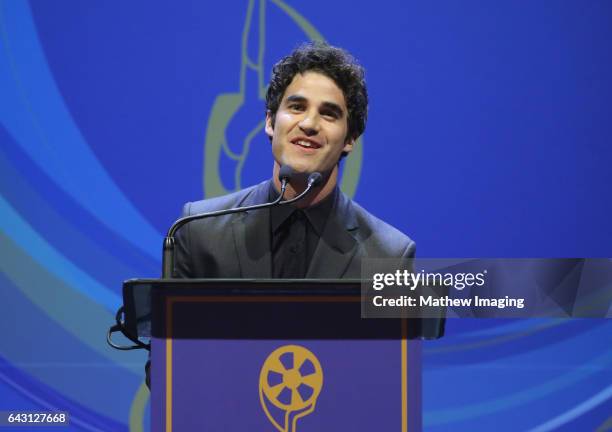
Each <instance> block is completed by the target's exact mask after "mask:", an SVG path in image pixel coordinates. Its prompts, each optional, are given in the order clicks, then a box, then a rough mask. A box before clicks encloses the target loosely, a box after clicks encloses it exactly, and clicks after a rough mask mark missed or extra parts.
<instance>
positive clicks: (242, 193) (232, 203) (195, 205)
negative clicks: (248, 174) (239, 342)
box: [182, 181, 268, 217]
mask: <svg viewBox="0 0 612 432" xmlns="http://www.w3.org/2000/svg"><path fill="white" fill-rule="evenodd" d="M267 187H268V181H265V182H262V183H260V184H257V185H255V186H251V187H248V188H246V189H241V190H239V191H238V192H233V193H230V194H228V195H223V196H219V197H215V198H209V199H205V200H200V201H193V202H188V203H185V205H184V206H183V214H182V216H183V217H184V216H191V215H196V214H200V213H207V212H213V211H217V210H225V209H229V208H233V207H241V206H242V205H245V204H244V203H245V201H247V200H248V198H249V197H251V196H253V194H256V193H257V194H258V193H263V192H265V190H267ZM264 189H265V190H264Z"/></svg>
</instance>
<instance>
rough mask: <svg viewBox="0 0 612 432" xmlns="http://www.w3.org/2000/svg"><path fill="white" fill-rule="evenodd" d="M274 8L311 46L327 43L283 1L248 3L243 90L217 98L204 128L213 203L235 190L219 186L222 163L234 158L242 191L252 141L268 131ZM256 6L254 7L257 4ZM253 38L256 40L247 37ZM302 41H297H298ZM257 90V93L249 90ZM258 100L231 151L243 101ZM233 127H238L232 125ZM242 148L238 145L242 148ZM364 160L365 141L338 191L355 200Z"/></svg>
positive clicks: (206, 169) (352, 156)
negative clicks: (269, 16) (269, 35)
mask: <svg viewBox="0 0 612 432" xmlns="http://www.w3.org/2000/svg"><path fill="white" fill-rule="evenodd" d="M269 3H272V4H273V5H274V6H276V7H277V8H278V9H280V10H281V11H282V12H284V13H285V15H287V16H288V17H289V18H290V19H291V20H292V21H293V22H294V23H295V25H296V26H297V27H298V28H299V29H300V30H302V31H303V32H304V34H305V35H306V37H307V38H308V39H310V40H313V41H316V40H318V41H324V40H325V39H324V38H323V36H322V35H321V33H319V31H318V30H317V29H316V28H315V27H314V26H313V25H312V24H311V23H310V22H309V21H308V20H307V19H306V18H304V16H302V15H301V14H300V13H299V12H297V11H296V10H295V9H293V8H292V7H291V6H289V5H287V4H286V3H285V2H284V1H282V0H249V3H248V6H247V14H246V20H245V23H244V27H243V29H242V46H241V51H240V58H241V61H240V80H239V88H238V90H237V91H235V92H231V93H222V94H220V95H218V96H217V98H216V99H215V102H214V103H213V107H212V110H211V113H210V116H209V118H208V124H207V125H206V138H205V142H204V173H203V179H202V180H203V183H204V197H205V198H212V197H215V196H220V195H225V194H227V193H230V192H232V190H230V189H228V188H226V187H225V185H224V184H223V182H222V181H221V175H220V174H221V173H220V171H221V169H220V165H221V164H220V162H221V158H222V157H225V158H228V159H230V160H231V161H232V162H233V163H234V165H235V168H234V173H233V181H234V189H233V190H240V189H241V188H243V187H244V186H248V185H243V184H242V172H243V170H244V168H245V163H246V160H247V157H248V155H249V151H250V149H251V146H252V144H253V139H255V137H256V136H257V135H258V134H259V133H260V132H261V131H262V130H263V128H264V124H265V121H264V112H263V101H264V100H265V94H266V85H265V83H264V74H265V70H264V52H265V48H266V40H265V35H266V6H267V4H269ZM256 4H257V5H258V7H255V5H256ZM255 20H257V21H255ZM252 33H255V35H254V36H255V37H253V38H249V35H250V34H252ZM249 40H250V41H251V42H252V41H253V40H257V41H258V42H257V51H256V52H257V58H251V56H249V45H248V44H249ZM296 42H298V41H296ZM247 73H255V74H256V75H257V79H256V84H255V83H254V82H250V81H248V80H247ZM247 82H248V85H249V86H251V87H252V86H253V84H255V86H256V87H257V88H247ZM247 101H254V102H255V105H257V106H261V110H260V112H258V113H250V112H248V113H246V116H247V117H252V119H251V125H250V126H249V125H239V127H240V128H243V129H244V131H243V133H242V136H243V138H242V139H241V141H242V143H232V144H233V146H234V148H239V150H234V149H232V148H231V147H230V143H228V140H227V134H226V131H227V129H228V127H229V125H230V123H231V122H232V120H233V119H234V118H235V117H241V118H242V117H243V116H244V114H245V113H241V110H242V109H243V106H244V104H245V102H247ZM232 127H234V126H232ZM239 144H240V145H239ZM362 159H363V139H362V138H359V139H358V140H357V142H356V145H355V147H354V149H353V151H352V152H351V154H350V155H349V156H348V157H347V158H346V159H345V161H344V170H343V174H342V179H341V180H340V188H341V189H342V191H343V192H344V193H345V194H347V195H348V196H349V197H353V196H354V195H355V191H356V189H357V183H358V181H359V175H360V173H361V162H362Z"/></svg>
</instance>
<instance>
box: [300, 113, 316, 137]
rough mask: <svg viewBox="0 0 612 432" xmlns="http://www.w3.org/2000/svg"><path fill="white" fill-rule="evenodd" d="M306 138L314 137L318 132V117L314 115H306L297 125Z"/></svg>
mask: <svg viewBox="0 0 612 432" xmlns="http://www.w3.org/2000/svg"><path fill="white" fill-rule="evenodd" d="M298 126H299V127H300V129H301V130H302V132H304V134H306V136H312V135H316V134H317V133H318V132H319V116H318V114H316V113H306V114H305V115H304V118H302V120H301V121H300V123H299V124H298Z"/></svg>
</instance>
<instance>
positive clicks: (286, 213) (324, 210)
mask: <svg viewBox="0 0 612 432" xmlns="http://www.w3.org/2000/svg"><path fill="white" fill-rule="evenodd" d="M278 195H279V192H277V190H276V188H275V187H274V182H273V181H272V180H270V188H269V192H268V198H269V200H270V201H274V200H275V199H277V198H278ZM337 195H338V186H336V187H335V188H334V190H333V191H332V192H331V193H330V194H329V195H328V196H326V197H325V198H324V199H323V200H322V201H320V202H318V203H316V204H315V205H313V206H310V207H306V208H304V209H298V208H297V207H294V206H292V205H291V204H289V205H277V206H274V207H272V208H271V209H270V220H271V223H272V232H273V233H274V232H276V230H277V229H278V228H279V227H280V226H281V225H282V224H283V223H284V222H285V221H286V220H287V219H289V217H290V216H291V215H292V214H293V212H295V211H296V210H301V211H302V212H303V213H304V214H305V215H306V218H307V219H308V221H309V222H310V225H311V226H312V227H313V228H314V230H315V232H316V233H317V235H318V236H322V235H323V230H324V229H325V224H326V223H327V219H328V218H329V216H330V214H331V212H332V210H333V208H334V203H335V202H336V197H337Z"/></svg>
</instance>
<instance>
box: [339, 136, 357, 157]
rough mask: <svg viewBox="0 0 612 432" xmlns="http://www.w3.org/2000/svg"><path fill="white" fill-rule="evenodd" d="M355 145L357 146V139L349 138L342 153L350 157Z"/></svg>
mask: <svg viewBox="0 0 612 432" xmlns="http://www.w3.org/2000/svg"><path fill="white" fill-rule="evenodd" d="M354 145H355V139H354V138H348V139H347V140H346V142H345V143H344V148H343V149H342V152H343V153H345V155H348V154H349V153H350V152H352V151H353V146H354Z"/></svg>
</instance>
